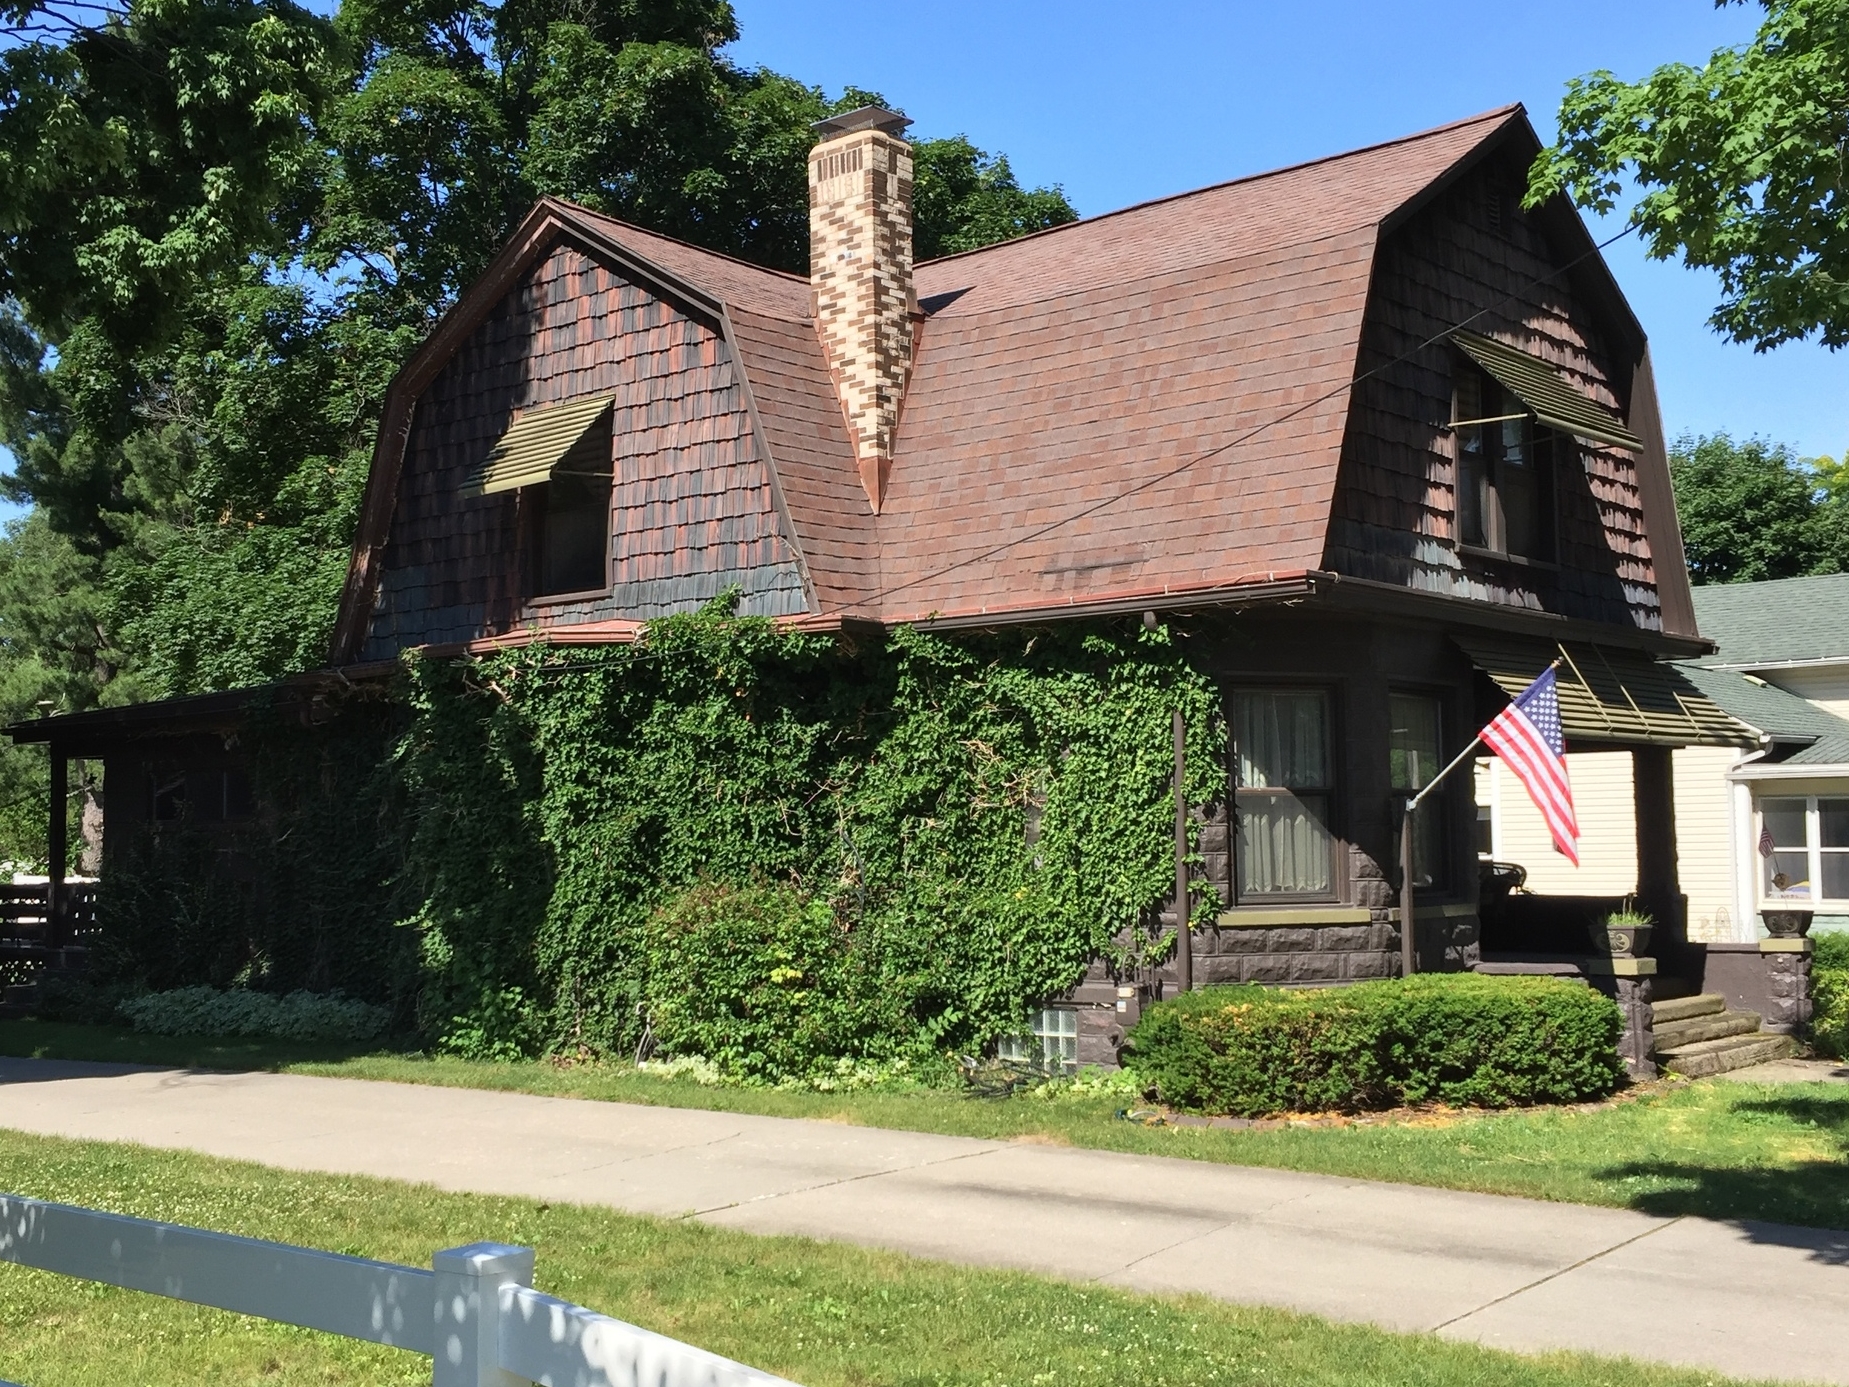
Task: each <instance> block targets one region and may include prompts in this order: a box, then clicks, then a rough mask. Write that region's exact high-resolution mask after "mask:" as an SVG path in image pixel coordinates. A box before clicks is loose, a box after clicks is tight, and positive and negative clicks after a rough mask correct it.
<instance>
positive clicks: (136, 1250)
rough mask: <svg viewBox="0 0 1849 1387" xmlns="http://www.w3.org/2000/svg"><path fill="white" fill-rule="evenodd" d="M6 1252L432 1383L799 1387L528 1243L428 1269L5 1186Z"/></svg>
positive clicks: (2, 1237)
mask: <svg viewBox="0 0 1849 1387" xmlns="http://www.w3.org/2000/svg"><path fill="white" fill-rule="evenodd" d="M0 1261H7V1262H14V1263H17V1264H18V1265H20V1266H26V1267H37V1268H39V1269H40V1270H42V1271H51V1272H58V1273H61V1274H63V1275H65V1276H74V1277H80V1278H82V1279H84V1280H86V1281H101V1282H104V1283H106V1284H108V1285H111V1286H122V1287H126V1288H127V1289H129V1290H135V1291H147V1292H149V1293H151V1294H153V1295H161V1296H167V1297H169V1298H171V1299H174V1300H183V1301H188V1302H190V1303H191V1304H194V1305H209V1306H213V1307H215V1308H217V1309H220V1310H231V1311H235V1312H236V1313H238V1314H241V1315H255V1316H257V1317H258V1318H260V1319H267V1320H277V1321H280V1322H281V1323H284V1324H294V1325H300V1326H302V1327H304V1328H307V1329H317V1330H320V1331H321V1332H323V1333H326V1334H338V1335H341V1336H343V1337H345V1338H348V1339H361V1340H364V1341H366V1342H368V1343H374V1344H384V1345H387V1346H388V1347H391V1348H398V1349H404V1350H405V1351H407V1352H410V1353H421V1354H425V1355H427V1356H429V1357H430V1358H431V1360H432V1370H431V1371H432V1376H431V1383H432V1387H513V1384H517V1383H522V1382H538V1383H546V1384H549V1385H550V1387H645V1385H646V1387H791V1384H790V1383H787V1382H785V1381H784V1380H783V1379H782V1378H776V1377H772V1376H770V1375H769V1374H768V1373H762V1372H759V1371H758V1370H757V1369H756V1368H748V1367H746V1366H745V1365H744V1364H742V1363H734V1362H733V1361H732V1360H731V1359H729V1358H721V1357H719V1356H718V1355H717V1354H714V1353H708V1352H707V1351H706V1350H705V1349H700V1348H695V1347H694V1346H693V1345H691V1344H683V1343H681V1342H680V1341H679V1340H676V1339H669V1338H666V1337H665V1336H663V1335H660V1334H655V1333H652V1332H651V1331H649V1330H646V1329H641V1328H638V1327H637V1326H635V1325H633V1324H625V1323H624V1322H623V1321H621V1320H614V1319H611V1318H609V1317H608V1316H607V1315H599V1314H597V1313H596V1312H594V1311H591V1310H586V1309H585V1308H584V1307H583V1306H581V1305H573V1304H570V1303H569V1302H567V1301H563V1300H557V1299H554V1298H553V1297H552V1296H549V1295H544V1294H542V1293H541V1292H539V1291H536V1290H534V1289H533V1287H532V1286H531V1285H530V1284H528V1283H529V1282H530V1281H531V1280H532V1276H533V1249H532V1248H530V1247H508V1246H505V1245H503V1244H500V1243H470V1244H469V1245H468V1246H466V1247H454V1248H450V1249H448V1250H447V1251H444V1252H439V1253H437V1254H436V1255H435V1256H434V1257H433V1258H432V1259H431V1265H430V1270H428V1271H425V1270H424V1269H422V1268H421V1267H403V1266H397V1265H395V1264H393V1263H391V1262H374V1261H370V1260H368V1259H366V1258H363V1257H345V1256H341V1255H339V1254H337V1253H333V1252H318V1251H315V1250H313V1249H311V1248H305V1247H291V1246H289V1245H287V1244H286V1243H271V1242H260V1241H258V1240H257V1239H255V1238H237V1237H232V1236H230V1235H228V1234H225V1233H212V1232H207V1231H206V1230H204V1229H200V1228H186V1227H182V1226H180V1225H178V1224H173V1223H156V1222H152V1221H150V1220H148V1219H139V1218H127V1217H124V1216H123V1215H121V1214H106V1213H101V1212H98V1211H97V1210H95V1209H83V1208H78V1207H75V1206H73V1205H70V1204H48V1203H45V1202H44V1201H42V1200H37V1199H23V1198H20V1197H19V1196H17V1195H0ZM0 1387H5V1384H0Z"/></svg>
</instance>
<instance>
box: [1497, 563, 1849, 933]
mask: <svg viewBox="0 0 1849 1387" xmlns="http://www.w3.org/2000/svg"><path fill="white" fill-rule="evenodd" d="M1693 596H1694V602H1695V612H1696V616H1697V619H1698V620H1699V622H1700V625H1701V631H1702V634H1703V635H1704V636H1706V637H1707V638H1708V639H1709V640H1711V641H1714V642H1715V643H1716V646H1717V648H1716V649H1715V650H1714V651H1713V652H1712V653H1710V654H1708V655H1704V656H1700V657H1697V658H1695V659H1693V660H1689V661H1687V662H1684V664H1683V666H1682V668H1683V672H1684V673H1685V674H1686V675H1687V677H1688V679H1689V680H1690V682H1691V683H1693V684H1695V685H1696V687H1698V688H1699V689H1700V690H1701V691H1702V692H1703V693H1704V694H1706V695H1707V696H1708V697H1709V698H1710V699H1712V700H1713V701H1714V703H1716V704H1717V705H1718V706H1719V707H1721V708H1722V709H1724V710H1725V711H1726V712H1727V713H1728V714H1730V715H1731V716H1733V717H1734V718H1735V719H1737V720H1738V721H1739V722H1741V723H1743V724H1745V725H1746V726H1748V727H1750V728H1752V729H1753V730H1754V732H1755V733H1757V734H1758V744H1757V745H1755V746H1750V747H1744V746H1743V747H1700V746H1691V747H1685V748H1683V749H1681V750H1678V751H1676V752H1675V753H1673V756H1672V761H1673V765H1674V778H1675V794H1676V837H1677V843H1678V848H1679V856H1680V859H1681V866H1680V879H1681V883H1682V888H1683V891H1684V894H1685V895H1686V896H1687V898H1688V919H1689V936H1690V938H1691V939H1694V940H1697V941H1700V942H1703V943H1714V944H1728V943H1751V942H1754V941H1756V940H1759V939H1761V938H1763V937H1765V934H1766V931H1765V928H1764V925H1763V924H1762V923H1761V921H1760V912H1761V911H1762V910H1765V909H1775V908H1778V907H1780V906H1786V907H1790V906H1799V905H1801V906H1803V907H1804V908H1808V909H1811V910H1813V911H1814V912H1815V917H1814V921H1813V924H1812V929H1813V931H1822V930H1831V929H1849V574H1840V573H1839V574H1830V575H1828V576H1823V577H1815V578H1781V579H1776V580H1773V581H1770V582H1760V583H1727V584H1719V585H1715V586H1711V587H1701V588H1696V589H1695V590H1694V594H1693ZM1568 763H1569V766H1570V774H1571V775H1572V778H1573V786H1574V797H1575V800H1576V803H1577V805H1578V808H1579V814H1580V823H1581V826H1582V828H1584V829H1585V830H1586V836H1587V841H1586V845H1585V847H1584V850H1583V851H1582V853H1581V861H1580V865H1579V867H1578V868H1577V869H1576V868H1574V867H1573V866H1571V864H1569V863H1568V862H1567V861H1566V860H1565V859H1564V858H1561V857H1559V856H1558V855H1557V854H1555V853H1553V852H1552V851H1551V850H1549V848H1548V846H1547V837H1546V829H1545V827H1544V826H1543V825H1542V824H1541V822H1540V817H1539V815H1538V814H1536V813H1535V812H1534V810H1533V807H1532V806H1531V805H1529V804H1527V802H1526V800H1525V798H1524V797H1523V796H1522V794H1521V790H1520V787H1519V786H1517V785H1513V782H1512V781H1510V780H1509V779H1508V778H1507V777H1505V776H1503V775H1502V774H1501V773H1500V771H1499V770H1498V768H1496V767H1495V766H1494V764H1493V762H1491V761H1489V760H1483V761H1479V762H1478V770H1477V785H1478V790H1479V795H1478V804H1479V816H1480V818H1481V820H1482V834H1483V836H1482V838H1481V839H1480V841H1479V849H1480V851H1481V853H1482V854H1483V855H1484V856H1485V857H1487V858H1491V859H1495V860H1499V861H1512V862H1518V863H1521V864H1522V865H1523V866H1524V867H1525V868H1526V869H1527V877H1528V884H1529V886H1530V887H1531V888H1534V889H1537V890H1540V891H1544V892H1548V893H1552V894H1557V895H1612V894H1622V893H1623V892H1624V891H1625V890H1626V889H1627V888H1628V883H1629V882H1630V881H1632V880H1634V873H1635V870H1636V864H1635V861H1634V860H1633V859H1634V854H1633V853H1632V850H1631V845H1632V843H1633V842H1634V841H1635V839H1634V833H1633V828H1632V819H1633V808H1632V794H1631V787H1630V784H1629V778H1628V767H1626V766H1625V765H1623V764H1622V762H1621V761H1619V760H1617V759H1615V758H1612V757H1609V756H1603V755H1600V754H1598V753H1573V754H1571V755H1569V757H1568Z"/></svg>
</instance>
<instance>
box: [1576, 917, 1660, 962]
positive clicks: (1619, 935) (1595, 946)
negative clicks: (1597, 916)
mask: <svg viewBox="0 0 1849 1387" xmlns="http://www.w3.org/2000/svg"><path fill="white" fill-rule="evenodd" d="M1650 930H1651V926H1649V925H1613V924H1607V923H1606V922H1605V921H1603V920H1594V921H1593V922H1592V924H1591V926H1590V928H1589V930H1588V933H1589V934H1590V935H1591V937H1592V952H1593V953H1595V954H1610V955H1611V956H1612V957H1613V958H1637V957H1639V956H1640V955H1641V954H1642V953H1643V952H1644V950H1646V949H1648V948H1649V947H1650Z"/></svg>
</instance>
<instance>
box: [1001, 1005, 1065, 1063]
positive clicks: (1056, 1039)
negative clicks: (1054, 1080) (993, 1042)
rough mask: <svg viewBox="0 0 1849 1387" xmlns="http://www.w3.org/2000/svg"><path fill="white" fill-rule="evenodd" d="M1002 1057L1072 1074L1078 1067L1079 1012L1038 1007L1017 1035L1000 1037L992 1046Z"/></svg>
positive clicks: (1059, 1008)
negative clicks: (1023, 1029)
mask: <svg viewBox="0 0 1849 1387" xmlns="http://www.w3.org/2000/svg"><path fill="white" fill-rule="evenodd" d="M995 1053H996V1054H997V1055H999V1056H1000V1057H1001V1058H1002V1059H1005V1060H1011V1061H1013V1062H1014V1063H1016V1064H1031V1065H1034V1066H1036V1067H1038V1068H1042V1069H1045V1070H1046V1071H1047V1073H1049V1074H1072V1073H1075V1072H1077V1070H1078V1067H1079V1014H1078V1012H1077V1011H1076V1010H1075V1009H1074V1008H1072V1007H1041V1008H1040V1009H1039V1010H1038V1011H1036V1012H1034V1013H1033V1015H1032V1016H1030V1017H1029V1018H1028V1029H1027V1030H1026V1031H1024V1032H1022V1033H1021V1034H1020V1035H1010V1036H1003V1037H1002V1039H1001V1041H1000V1043H999V1044H998V1045H997V1046H996V1047H995Z"/></svg>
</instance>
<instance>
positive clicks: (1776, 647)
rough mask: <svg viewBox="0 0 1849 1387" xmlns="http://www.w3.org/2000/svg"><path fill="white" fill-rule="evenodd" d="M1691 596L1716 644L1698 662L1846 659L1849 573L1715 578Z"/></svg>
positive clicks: (1766, 663)
mask: <svg viewBox="0 0 1849 1387" xmlns="http://www.w3.org/2000/svg"><path fill="white" fill-rule="evenodd" d="M1694 595H1695V624H1696V625H1697V626H1698V627H1699V628H1700V629H1701V634H1702V635H1704V636H1706V637H1707V638H1708V639H1709V640H1711V641H1714V642H1715V643H1716V644H1717V645H1719V646H1720V649H1719V650H1717V651H1716V652H1715V653H1714V654H1712V655H1705V656H1703V657H1702V658H1701V660H1700V663H1701V664H1704V665H1721V666H1727V665H1733V666H1745V667H1747V668H1755V667H1765V666H1772V665H1782V664H1788V663H1791V662H1793V661H1798V660H1849V573H1831V574H1828V575H1825V576H1823V577H1819V578H1776V579H1773V580H1772V581H1770V582H1765V583H1714V584H1709V585H1707V586H1704V587H1698V588H1696V589H1695V593H1694ZM1723 706H1725V705H1723ZM1728 711H1730V712H1731V711H1732V710H1731V709H1729V710H1728Z"/></svg>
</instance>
